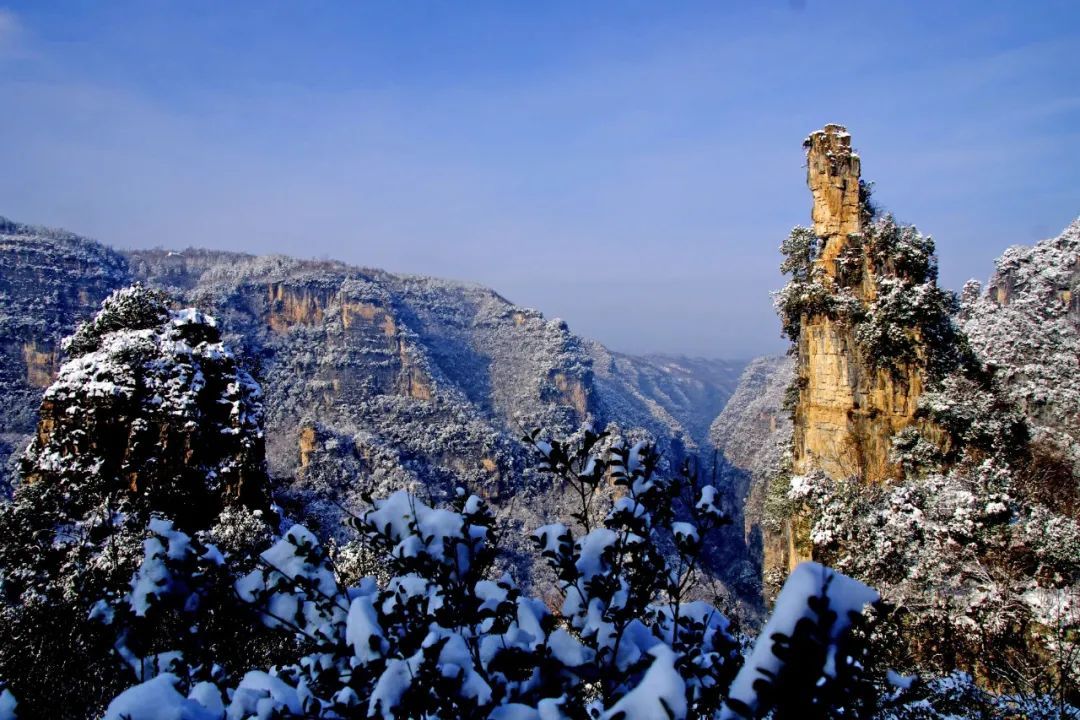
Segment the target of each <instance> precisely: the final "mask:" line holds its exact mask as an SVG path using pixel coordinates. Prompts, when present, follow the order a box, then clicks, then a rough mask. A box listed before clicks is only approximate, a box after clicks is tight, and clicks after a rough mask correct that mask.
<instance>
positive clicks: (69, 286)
mask: <svg viewBox="0 0 1080 720" xmlns="http://www.w3.org/2000/svg"><path fill="white" fill-rule="evenodd" d="M129 277H130V275H129V273H128V267H127V261H126V260H125V259H124V258H123V256H121V255H120V254H119V253H116V252H113V251H112V250H109V249H107V248H105V247H102V246H101V245H98V244H97V243H95V242H92V241H89V240H86V239H83V238H80V237H78V236H76V235H72V234H71V233H67V232H63V231H58V230H49V229H46V228H41V227H34V226H30V225H22V224H20V223H15V222H11V221H10V220H7V219H5V218H0V398H2V400H3V408H2V409H0V434H10V435H11V436H12V441H13V442H14V443H15V444H16V445H18V444H19V440H18V438H19V437H21V436H25V435H28V434H29V433H31V432H33V430H34V426H35V425H36V423H37V408H38V403H39V401H40V400H41V392H42V390H44V389H45V388H46V387H48V386H49V385H50V384H51V383H52V381H53V379H54V378H55V377H56V372H57V370H59V367H60V357H59V352H58V350H59V343H60V339H61V338H63V337H65V336H66V335H68V334H69V333H70V332H71V331H72V330H73V329H74V328H75V326H76V325H77V324H78V323H79V321H80V320H84V319H86V318H87V317H89V316H91V315H93V313H94V312H96V311H97V309H98V306H99V305H100V304H101V301H102V299H104V298H105V296H106V295H108V294H109V293H110V292H111V291H113V290H115V289H116V288H117V287H120V286H122V285H123V284H125V283H126V282H128V279H129Z"/></svg>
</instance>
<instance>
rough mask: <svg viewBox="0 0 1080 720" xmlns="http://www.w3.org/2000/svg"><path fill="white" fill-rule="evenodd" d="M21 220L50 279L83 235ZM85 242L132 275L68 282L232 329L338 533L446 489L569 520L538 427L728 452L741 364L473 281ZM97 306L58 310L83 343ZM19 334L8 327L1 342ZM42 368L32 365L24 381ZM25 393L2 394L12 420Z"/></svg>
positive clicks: (280, 456)
mask: <svg viewBox="0 0 1080 720" xmlns="http://www.w3.org/2000/svg"><path fill="white" fill-rule="evenodd" d="M11 226H12V227H14V228H19V231H18V232H14V233H13V235H12V236H11V238H10V242H9V244H8V245H7V246H6V248H5V249H4V251H3V252H0V259H2V260H3V261H5V262H7V263H9V264H10V265H11V266H12V267H15V268H20V267H21V263H22V262H23V260H22V258H24V257H25V256H26V250H25V249H24V247H23V245H24V244H32V243H36V242H39V243H41V244H42V245H43V246H45V248H46V249H45V250H44V251H43V252H44V253H45V255H44V256H43V258H42V259H41V260H40V262H38V264H39V265H41V266H43V267H45V268H48V267H50V261H49V259H48V253H56V252H58V251H57V249H55V248H52V246H51V245H50V243H55V242H57V241H56V240H54V237H56V236H59V235H63V236H64V237H70V238H74V237H75V236H71V235H69V234H66V233H56V232H54V231H42V232H45V233H49V234H47V235H43V236H41V238H40V239H37V238H38V236H36V235H30V234H27V232H26V231H25V226H16V225H14V224H11ZM72 242H75V241H74V240H73V241H72ZM77 242H79V243H80V247H84V248H86V250H85V252H86V253H88V254H89V253H96V254H97V255H100V256H103V257H106V258H109V259H118V267H120V269H121V270H122V272H115V273H112V275H107V276H105V275H103V271H102V268H101V267H99V266H98V265H95V264H94V263H93V262H92V261H87V263H86V264H85V266H84V267H83V269H82V271H81V272H74V273H72V274H70V275H69V276H68V277H66V278H65V283H66V285H67V287H69V288H71V289H72V291H73V292H78V290H79V288H80V287H81V286H82V283H83V277H84V275H85V277H86V282H87V283H88V284H90V285H91V286H92V287H96V286H95V285H93V283H94V282H97V281H96V280H95V279H94V278H96V277H98V276H104V277H106V280H107V283H102V284H108V285H110V287H109V288H108V289H113V288H115V287H120V286H122V285H124V284H126V283H127V282H129V281H130V280H132V279H136V280H139V281H141V282H143V283H144V284H145V285H146V286H148V287H153V288H162V289H165V290H166V291H168V292H169V293H170V294H171V295H173V296H174V297H176V298H177V299H178V301H179V302H181V303H182V304H185V305H190V306H195V307H198V308H200V309H202V310H203V311H205V312H208V313H211V314H213V315H214V316H215V317H217V318H218V319H219V320H220V327H221V328H222V332H223V338H222V339H223V341H224V342H226V343H227V344H228V346H229V347H231V348H233V349H234V352H235V354H236V357H237V360H238V362H239V363H240V364H241V366H242V367H243V368H244V369H245V370H247V371H249V372H250V373H251V374H252V375H253V376H254V377H255V379H256V380H258V381H259V382H260V383H261V384H262V386H263V388H264V391H265V401H264V403H265V418H266V456H267V463H268V467H269V470H270V473H271V475H272V476H273V477H275V478H277V480H278V485H279V487H281V488H282V497H281V498H280V501H281V502H284V503H287V504H289V505H290V506H291V508H292V509H295V510H296V512H297V513H302V514H303V515H304V516H305V518H307V519H308V521H309V522H312V523H313V524H318V525H320V527H322V528H323V529H324V531H325V532H327V533H333V532H336V531H337V530H336V529H337V528H338V527H339V522H338V520H339V519H340V516H341V509H340V507H339V506H338V503H341V504H344V505H346V506H348V505H350V504H352V503H360V497H359V494H360V493H361V492H367V491H370V492H373V493H376V494H378V493H385V492H388V491H389V490H391V489H397V488H399V487H402V486H409V487H417V486H422V487H425V488H427V489H428V491H430V492H432V493H434V494H436V495H440V494H447V493H450V492H452V490H453V488H455V487H458V486H462V487H467V488H469V489H470V490H471V491H472V492H476V493H478V494H481V495H483V496H484V497H486V498H487V499H488V500H489V502H491V503H492V506H493V507H494V508H495V509H496V511H497V512H498V513H499V514H500V516H501V517H502V518H503V519H504V520H507V521H509V518H513V522H515V523H522V524H528V523H533V524H542V522H543V521H544V520H545V519H546V518H547V517H549V516H553V515H557V514H559V513H560V512H562V510H563V508H562V503H563V498H562V497H561V489H560V488H558V487H551V485H550V483H547V482H544V481H543V480H542V479H541V478H540V477H539V476H538V475H536V474H535V473H534V472H533V471H532V469H531V468H532V466H533V462H532V458H531V454H530V451H529V449H528V448H526V447H524V446H522V445H521V444H520V443H519V442H518V438H519V436H520V433H521V430H522V428H531V427H544V428H548V429H549V430H550V431H551V432H553V433H558V434H569V433H571V432H573V431H575V430H577V429H578V427H579V426H580V424H581V423H583V422H587V421H588V422H592V423H594V424H595V425H596V426H598V427H600V428H603V427H605V426H607V425H608V424H610V423H617V424H618V426H619V428H620V430H621V431H622V432H624V433H627V434H628V435H630V436H631V437H632V438H634V439H638V438H645V437H649V438H653V439H655V440H656V441H657V442H658V443H659V445H660V447H661V448H662V449H664V450H672V449H673V450H674V452H675V457H673V458H672V460H677V459H678V456H680V455H682V454H684V453H686V454H692V453H697V452H699V451H700V452H702V453H703V454H705V455H711V453H710V452H709V451H708V448H706V445H707V443H708V438H707V433H706V429H707V427H708V423H709V422H710V421H711V420H712V419H713V418H714V417H715V416H716V414H717V413H718V412H719V411H720V409H721V408H722V406H723V403H724V402H726V400H727V397H728V396H729V395H730V392H731V390H732V389H733V384H734V382H733V381H734V378H735V377H736V376H737V373H738V371H739V370H740V369H741V364H740V363H724V362H712V361H704V360H691V359H686V358H658V357H653V358H639V357H635V356H629V355H623V354H620V353H614V352H611V351H610V350H608V349H607V348H604V347H603V346H602V345H600V344H599V343H596V342H593V341H590V340H586V339H583V338H580V337H578V336H577V335H575V334H574V333H572V332H571V331H570V329H569V328H568V326H567V325H566V323H564V322H562V321H560V320H550V319H547V318H545V317H544V316H543V315H542V314H541V313H539V312H537V311H535V310H531V309H528V308H523V307H519V306H516V305H514V304H512V303H511V302H509V301H507V300H506V299H504V298H503V297H501V296H499V295H498V294H497V293H495V292H494V291H492V290H490V289H487V288H483V287H479V286H476V285H471V284H467V283H459V282H451V281H445V280H439V279H435V278H427V277H417V276H407V275H397V274H393V273H387V272H384V271H381V270H376V269H370V268H359V267H353V266H349V265H345V264H343V263H337V262H328V261H309V260H298V259H294V258H287V257H280V256H275V257H259V256H252V255H242V254H235V253H225V252H214V251H207V250H198V249H187V250H183V251H165V250H148V251H135V252H130V253H127V254H126V255H125V256H120V255H118V254H116V253H113V252H112V251H110V250H108V249H107V248H104V247H103V246H100V245H98V244H97V243H92V242H90V241H86V240H82V239H78V240H77ZM110 267H111V266H110ZM18 272H19V271H18V270H17V269H16V270H15V271H13V274H17V273H18ZM5 277H6V276H5ZM32 296H33V288H31V287H29V286H27V287H20V288H18V289H17V292H16V293H13V295H12V299H10V300H9V301H8V303H9V306H11V307H15V306H16V305H17V303H25V304H26V307H27V309H26V310H25V311H24V312H23V315H24V316H25V317H26V318H29V319H30V320H31V321H33V322H37V316H36V314H35V313H36V310H35V306H33V305H32V304H31V300H30V298H32ZM101 296H102V293H99V292H97V291H94V292H90V293H88V297H91V298H96V300H100V297H101ZM95 309H96V308H94V307H83V306H82V305H79V304H77V303H73V302H69V301H68V300H67V299H66V297H64V296H61V297H59V299H58V301H57V316H58V317H63V318H65V322H66V330H65V332H70V330H71V329H72V328H73V327H74V325H75V324H76V323H77V322H78V321H79V320H82V319H86V318H88V317H90V316H91V315H92V314H93V312H94V310H95ZM62 334H65V333H59V335H62ZM6 337H7V335H4V334H3V333H0V342H2V341H4V340H5V338H6ZM18 341H19V345H18V346H17V348H18V349H19V351H20V353H21V352H22V350H21V348H22V344H23V343H36V345H34V346H33V347H36V348H38V350H36V351H35V352H37V351H41V352H43V351H44V350H43V348H45V347H46V345H45V336H44V335H43V334H42V333H34V332H28V333H26V334H24V335H18ZM48 347H55V345H49V346H48ZM28 367H29V366H28V365H26V364H25V363H24V361H23V359H22V356H21V355H20V356H19V372H20V374H24V373H25V372H27V368H28ZM23 387H25V388H26V397H27V398H28V402H29V403H30V405H29V407H30V409H29V410H28V411H27V413H26V415H27V418H26V421H24V422H22V423H21V424H12V425H11V426H12V427H14V428H15V431H14V432H12V434H11V435H10V436H9V437H10V442H9V443H8V447H10V448H11V450H9V452H12V453H16V454H17V452H18V450H19V448H21V447H22V446H23V445H24V444H25V442H26V438H28V436H29V433H31V432H32V431H33V428H34V424H33V421H34V420H36V417H35V412H34V410H35V409H36V407H37V404H38V399H39V398H40V397H41V389H39V388H32V387H30V386H29V385H25V383H24V385H23ZM0 390H2V388H0ZM13 396H14V395H13V394H4V393H3V392H0V401H2V402H0V418H5V419H6V417H7V415H6V414H7V413H10V412H11V411H10V410H9V409H8V407H7V406H8V405H9V404H10V403H9V400H10V399H11V398H12V397H13Z"/></svg>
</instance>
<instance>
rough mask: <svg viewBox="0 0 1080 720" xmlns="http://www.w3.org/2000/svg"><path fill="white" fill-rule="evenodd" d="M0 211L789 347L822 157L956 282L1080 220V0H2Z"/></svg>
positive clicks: (591, 332) (703, 344) (136, 240)
mask: <svg viewBox="0 0 1080 720" xmlns="http://www.w3.org/2000/svg"><path fill="white" fill-rule="evenodd" d="M0 98H2V100H0V158H2V170H0V214H3V215H6V216H8V217H11V218H14V219H17V220H21V221H24V222H32V223H39V224H46V225H54V226H62V227H66V228H68V229H71V230H74V231H76V232H80V233H83V234H87V235H90V236H92V237H96V238H97V239H99V240H102V241H104V242H107V243H110V244H113V245H117V246H120V247H145V246H158V245H160V246H165V247H171V248H179V247H186V246H189V245H195V246H205V247H214V248H224V249H234V250H243V251H248V252H257V253H268V252H278V253H287V254H291V255H298V256H304V257H331V258H337V259H341V260H345V261H348V262H352V263H357V264H363V265H368V266H376V267H384V268H386V269H389V270H394V271H402V272H414V273H425V274H434V275H440V276H444V277H452V278H459V279H465V280H473V281H476V282H479V283H482V284H485V285H489V286H491V287H494V288H496V289H497V290H498V291H500V292H501V293H503V294H504V295H505V296H507V297H509V298H510V299H512V300H514V301H515V302H517V303H520V304H523V305H528V306H532V307H536V308H539V309H540V310H542V311H544V313H545V314H547V315H548V316H549V317H553V316H559V317H563V318H565V319H566V320H567V321H568V322H569V323H570V325H571V328H572V329H574V330H575V331H577V332H579V333H582V334H584V335H588V336H592V337H595V338H597V339H599V340H601V341H603V342H605V343H607V344H608V345H609V346H611V347H613V348H615V349H620V350H627V351H633V352H643V351H668V352H684V353H691V354H699V355H707V356H724V357H746V356H750V355H754V354H759V353H763V352H774V351H779V350H781V349H782V348H783V347H784V344H783V343H782V342H781V340H780V338H779V326H778V323H777V321H776V319H775V317H774V315H773V313H772V309H771V305H770V299H769V295H768V293H769V291H770V290H772V289H775V288H776V287H778V286H779V285H780V284H781V282H782V280H781V278H780V276H779V274H778V272H777V270H776V266H777V264H778V261H779V260H778V256H777V252H776V248H777V246H778V244H779V242H780V240H781V239H782V238H783V236H784V235H785V234H786V233H787V231H788V230H789V229H790V228H791V227H792V226H793V225H795V224H798V223H807V222H808V219H809V218H808V214H809V194H808V192H807V190H806V188H805V185H804V180H805V178H804V170H803V167H802V163H803V156H802V148H801V142H802V139H803V137H804V136H805V135H806V134H807V133H808V132H809V131H811V130H813V129H815V128H817V127H820V126H821V125H823V124H824V123H826V122H840V123H844V124H846V125H847V126H848V127H849V129H850V130H851V132H852V134H853V136H854V140H855V144H856V146H857V148H858V149H859V150H860V152H861V154H862V156H863V172H864V175H865V176H866V177H867V179H870V180H874V181H876V183H877V190H878V192H877V196H878V198H879V199H880V200H881V201H882V202H883V204H884V205H885V206H886V207H887V208H888V209H890V210H892V211H893V212H894V213H895V214H896V215H897V216H898V217H899V218H901V219H902V220H905V221H910V222H914V223H915V224H917V225H918V226H919V227H920V228H921V229H922V230H923V231H924V232H927V233H929V234H931V235H933V236H934V237H935V239H936V240H937V242H938V249H939V253H940V257H941V266H942V277H943V281H944V282H945V284H947V285H949V286H951V287H954V288H955V287H959V286H960V285H961V284H962V283H963V281H964V280H965V279H967V278H968V277H971V276H975V277H979V278H985V277H986V276H987V275H988V274H989V273H990V272H991V270H992V261H993V259H994V258H995V257H996V256H997V255H998V254H999V253H1000V252H1001V251H1002V250H1003V249H1004V248H1005V247H1007V246H1009V245H1011V244H1015V243H1030V242H1033V241H1036V240H1038V239H1040V238H1043V237H1047V236H1050V235H1053V234H1056V233H1057V232H1058V231H1059V230H1060V229H1062V228H1063V227H1064V226H1065V225H1066V224H1067V223H1069V222H1071V221H1072V220H1073V219H1074V218H1076V217H1077V215H1080V3H1078V2H1075V0H1074V1H1071V2H1059V3H1052V2H1038V1H1032V2H1019V1H1016V2H1000V3H998V2H984V1H982V0H974V1H969V2H932V3H931V2H869V1H863V2H851V3H839V2H835V3H834V2H824V1H822V0H806V1H805V2H782V1H781V2H772V1H769V0H762V1H761V2H753V3H751V2H745V3H722V2H700V3H692V2H685V3H684V2H677V3H670V2H649V3H642V2H631V1H620V2H610V3H599V2H595V3H594V2H565V3H556V2H539V3H528V2H490V3H488V2H419V1H412V0H399V1H394V2H390V1H389V0H388V1H387V2H371V3H360V2H347V3H346V2H341V3H331V2H289V3H284V2H263V1H261V2H248V3H240V2H216V1H215V2H194V1H185V2H179V1H178V2H174V3H167V2H157V1H153V0H139V1H137V2H91V3H88V2H82V1H80V2H47V3H45V2H25V3H22V2H16V3H4V0H0Z"/></svg>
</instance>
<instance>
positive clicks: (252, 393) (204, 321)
mask: <svg viewBox="0 0 1080 720" xmlns="http://www.w3.org/2000/svg"><path fill="white" fill-rule="evenodd" d="M75 337H77V338H78V342H79V351H78V352H77V353H75V356H74V357H73V358H72V359H71V360H69V361H68V362H67V363H65V364H64V365H63V366H62V367H61V369H60V372H59V375H58V377H57V379H56V381H55V382H54V383H52V384H51V385H50V386H49V388H48V389H47V390H46V392H45V395H44V398H43V399H42V401H41V409H40V420H39V422H38V426H37V432H36V435H35V437H34V440H33V443H32V444H31V446H30V449H29V451H28V452H27V453H26V455H25V457H24V461H23V468H22V477H23V481H24V482H25V483H27V484H28V485H34V484H37V483H42V484H47V485H56V486H59V487H61V488H63V490H64V492H65V493H67V494H71V495H72V496H78V497H84V499H85V501H86V502H87V503H90V504H92V503H93V502H97V501H99V500H100V498H102V497H109V496H111V497H116V498H122V502H124V503H128V504H127V505H124V506H123V507H122V508H120V509H124V508H132V507H136V508H141V509H143V510H145V511H146V512H147V513H149V512H151V511H153V512H164V513H166V514H167V515H168V516H169V517H171V518H174V519H176V520H177V521H178V522H180V523H181V524H184V525H186V526H190V527H206V526H208V525H209V524H210V523H211V521H212V520H213V518H216V517H217V515H218V513H220V511H221V510H222V508H224V507H225V506H228V505H233V504H243V505H246V506H248V507H250V508H254V509H269V492H268V490H269V488H268V480H267V475H266V463H265V455H264V443H263V433H262V394H261V390H260V389H259V387H258V385H257V384H256V383H255V382H254V380H252V378H251V376H250V375H248V374H247V373H246V372H245V371H244V370H243V369H241V368H240V367H239V366H238V364H237V362H236V359H235V357H234V356H233V355H232V353H231V352H230V351H229V350H228V349H226V348H225V347H224V346H223V345H222V344H221V342H220V333H219V331H218V328H217V324H216V322H215V321H214V319H213V318H210V317H208V316H205V315H203V314H202V313H199V312H197V311H193V310H187V311H180V312H170V311H169V310H168V308H167V307H166V305H165V304H164V298H163V297H162V296H160V295H159V294H157V293H155V292H153V291H150V290H146V289H144V288H142V287H140V286H134V287H132V288H128V289H124V290H120V291H117V292H116V293H114V294H113V295H111V296H110V297H109V298H108V299H107V300H106V301H105V303H104V304H103V306H102V310H101V311H100V312H99V313H98V315H97V316H96V318H95V320H94V321H93V322H92V323H87V324H84V325H83V326H82V327H81V328H80V330H79V333H78V334H77V335H76V336H75ZM74 346H75V344H74V343H73V347H74Z"/></svg>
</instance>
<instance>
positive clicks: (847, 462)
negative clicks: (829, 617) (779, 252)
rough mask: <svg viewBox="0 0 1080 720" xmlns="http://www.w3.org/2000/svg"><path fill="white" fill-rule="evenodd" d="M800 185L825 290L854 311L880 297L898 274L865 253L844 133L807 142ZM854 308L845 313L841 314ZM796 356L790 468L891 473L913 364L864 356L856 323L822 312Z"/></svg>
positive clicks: (807, 320)
mask: <svg viewBox="0 0 1080 720" xmlns="http://www.w3.org/2000/svg"><path fill="white" fill-rule="evenodd" d="M805 146H806V148H807V185H808V186H809V187H810V191H811V193H812V195H813V198H814V205H813V210H812V212H811V215H812V218H813V221H814V233H815V234H816V235H817V237H818V238H820V242H821V248H820V252H819V254H818V257H817V258H816V259H815V261H814V262H815V266H816V269H817V270H818V271H819V277H820V278H821V281H822V282H823V283H824V284H825V285H826V287H827V288H828V290H829V292H830V293H831V294H840V293H845V295H846V297H845V299H846V300H847V301H848V302H849V303H853V304H857V306H858V307H857V308H855V311H856V312H859V311H861V312H865V310H866V309H867V308H868V307H869V306H870V303H872V302H873V301H875V300H876V299H877V283H878V281H880V280H881V279H882V277H888V276H890V275H892V274H894V273H895V270H894V268H891V267H889V266H888V265H886V266H878V265H877V263H875V261H874V260H875V258H874V257H873V254H872V253H870V252H868V246H867V243H866V237H865V228H864V222H865V220H866V219H867V212H866V208H865V207H864V206H863V203H862V202H861V200H860V187H861V186H860V178H859V173H860V161H859V156H858V155H856V154H855V153H854V152H852V150H851V136H850V135H849V134H848V133H847V132H846V131H845V129H844V128H843V127H841V126H839V125H827V126H825V128H824V129H823V130H819V131H817V132H815V133H813V134H811V135H810V137H809V138H807V140H806V143H805ZM848 312H849V313H850V312H851V309H849V310H848ZM801 328H802V331H801V333H800V334H799V337H798V341H797V343H798V345H797V350H796V358H797V367H796V377H797V381H796V382H797V383H798V388H799V398H798V402H797V403H796V405H795V410H794V437H793V447H792V452H793V465H794V468H793V469H794V471H795V472H796V473H797V474H803V473H806V472H809V471H810V470H812V469H819V470H822V471H824V472H825V473H827V474H828V475H829V476H831V477H833V478H837V479H839V478H846V477H856V476H857V477H861V478H863V479H864V480H866V481H870V482H874V481H880V480H882V479H884V478H886V477H889V476H893V475H895V474H896V468H895V467H894V466H893V465H891V464H890V462H889V449H890V440H891V438H892V437H893V436H894V435H895V434H896V433H898V432H899V431H900V430H902V429H904V428H905V427H907V426H908V425H910V424H911V423H912V421H913V420H914V417H915V411H916V408H917V401H918V397H919V394H920V393H921V391H922V387H923V376H922V373H921V371H920V369H919V368H918V366H917V364H915V363H902V364H899V365H897V366H893V367H882V366H881V365H880V364H878V363H876V362H874V359H872V358H870V357H867V353H866V352H865V348H864V347H863V346H861V344H860V343H859V341H858V338H857V337H856V327H855V326H854V324H853V323H851V322H845V319H844V318H837V317H836V316H835V314H833V313H829V312H811V313H807V314H806V315H805V316H804V317H803V318H802V320H801Z"/></svg>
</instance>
